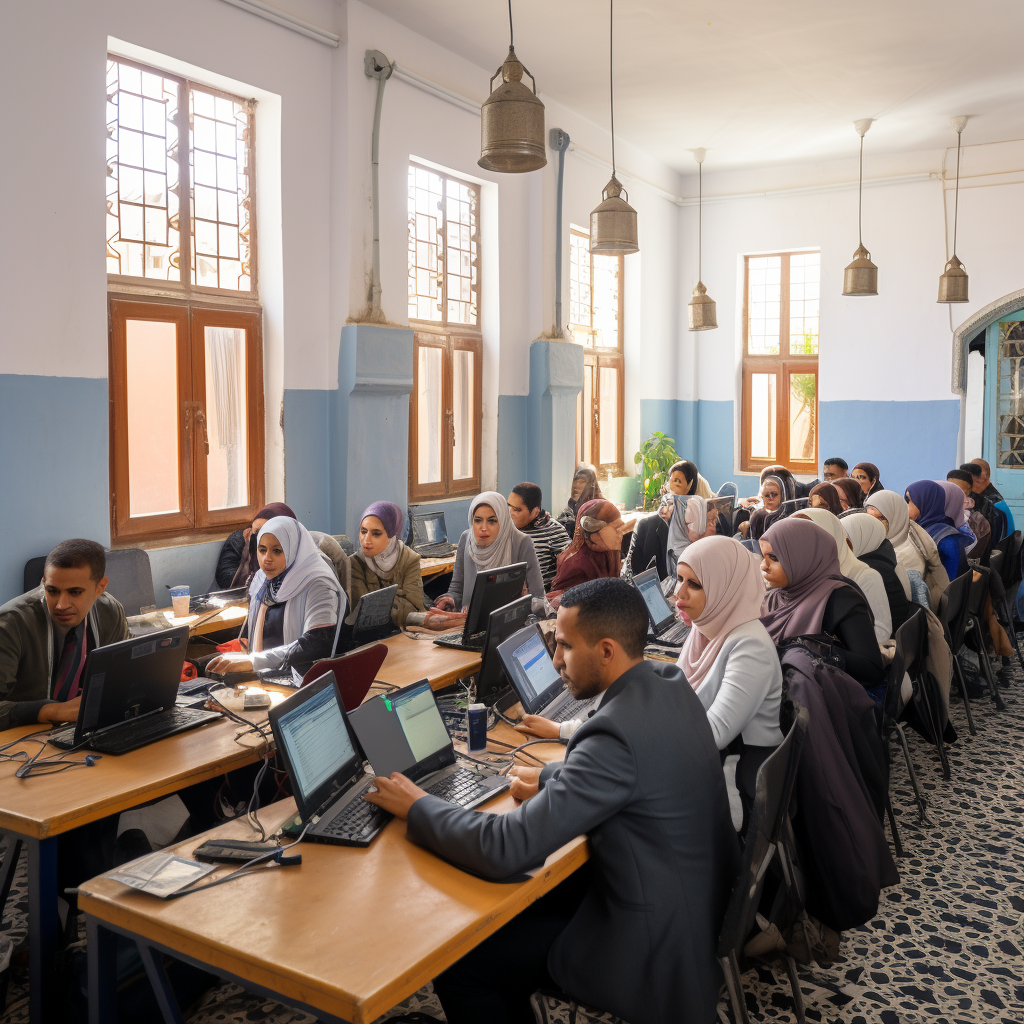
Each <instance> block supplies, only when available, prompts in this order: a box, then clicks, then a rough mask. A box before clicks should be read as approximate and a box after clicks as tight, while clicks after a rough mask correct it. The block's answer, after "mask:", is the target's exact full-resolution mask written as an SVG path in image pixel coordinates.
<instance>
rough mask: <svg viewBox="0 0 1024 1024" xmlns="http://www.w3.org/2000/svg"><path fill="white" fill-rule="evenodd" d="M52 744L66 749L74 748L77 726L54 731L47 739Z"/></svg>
mask: <svg viewBox="0 0 1024 1024" xmlns="http://www.w3.org/2000/svg"><path fill="white" fill-rule="evenodd" d="M46 738H47V740H49V742H50V743H52V744H53V745H54V746H55V747H64V748H65V749H66V748H68V747H71V746H74V742H75V726H73V725H68V726H65V727H64V728H63V729H54V730H53V732H51V733H50V735H49V736H47V737H46Z"/></svg>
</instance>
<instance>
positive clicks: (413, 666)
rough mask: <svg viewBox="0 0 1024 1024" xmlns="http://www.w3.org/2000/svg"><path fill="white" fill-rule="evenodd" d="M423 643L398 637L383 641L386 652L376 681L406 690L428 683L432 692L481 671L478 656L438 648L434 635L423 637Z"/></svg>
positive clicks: (476, 653) (471, 653)
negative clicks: (405, 687) (425, 681)
mask: <svg viewBox="0 0 1024 1024" xmlns="http://www.w3.org/2000/svg"><path fill="white" fill-rule="evenodd" d="M420 636H422V637H423V639H422V640H414V639H413V638H412V637H411V636H407V635H405V634H404V633H400V634H399V635H398V636H392V637H388V639H387V640H384V641H382V643H384V644H385V645H386V647H387V649H388V656H387V658H385V659H384V664H383V665H382V666H381V669H380V672H379V673H378V675H377V678H378V679H379V680H380V681H381V682H384V683H394V684H395V685H396V686H408V684H409V683H415V682H417V681H418V680H420V679H429V680H430V686H431V688H432V689H434V690H441V689H443V688H444V687H446V686H450V685H451V684H452V683H454V682H455V680H456V679H460V678H463V677H465V676H470V675H472V674H473V673H474V672H476V671H477V669H479V668H480V661H481V658H480V654H479V653H478V652H476V651H458V650H455V649H453V648H451V647H438V646H437V644H435V643H434V642H433V639H432V638H433V637H434V636H436V634H432V633H422V634H420Z"/></svg>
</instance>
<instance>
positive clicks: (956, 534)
mask: <svg viewBox="0 0 1024 1024" xmlns="http://www.w3.org/2000/svg"><path fill="white" fill-rule="evenodd" d="M906 498H907V505H908V506H909V510H910V518H911V519H913V520H914V522H915V523H917V525H918V526H921V527H923V528H924V529H925V530H927V531H928V535H929V536H930V537H931V539H932V540H933V541H935V546H936V547H937V548H938V549H939V559H940V561H941V562H942V567H943V569H945V570H946V575H947V576H949V578H950V579H951V580H955V579H956V578H957V577H958V576H962V575H963V574H964V573H965V572H967V554H966V553H965V551H964V547H965V545H966V543H967V542H966V540H965V538H964V536H963V534H961V533H960V531H959V530H958V529H957V528H956V525H955V524H954V522H953V518H952V516H950V515H948V514H947V512H946V492H945V490H944V489H943V488H942V487H941V486H940V485H939V484H937V483H936V482H935V481H934V480H917V481H915V482H914V483H912V484H911V485H910V486H909V487H908V488H907V493H906Z"/></svg>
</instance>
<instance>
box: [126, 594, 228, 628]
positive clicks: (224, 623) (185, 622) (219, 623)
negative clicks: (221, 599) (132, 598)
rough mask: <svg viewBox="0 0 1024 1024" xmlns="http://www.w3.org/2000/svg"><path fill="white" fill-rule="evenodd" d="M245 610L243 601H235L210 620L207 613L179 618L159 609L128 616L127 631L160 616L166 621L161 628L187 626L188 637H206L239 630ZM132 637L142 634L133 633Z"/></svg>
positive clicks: (166, 609)
mask: <svg viewBox="0 0 1024 1024" xmlns="http://www.w3.org/2000/svg"><path fill="white" fill-rule="evenodd" d="M246 609H247V604H246V602H245V601H237V602H235V603H233V604H229V605H225V606H224V607H223V608H221V610H220V611H219V612H218V613H217V614H216V615H213V616H211V617H210V618H205V616H206V615H207V612H200V613H199V614H197V615H182V616H181V617H180V618H179V617H177V616H175V615H174V614H172V612H171V609H170V608H159V609H157V611H156V612H146V613H143V614H142V615H132V616H129V618H128V629H129V630H130V631H131V630H132V626H133V623H135V624H139V623H144V622H146V620H147V619H151V617H153V616H159V615H162V616H163V617H164V619H165V620H166V621H167V625H166V626H164V627H162V628H165V629H170V628H171V627H172V626H188V627H189V635H190V636H208V635H209V634H210V633H219V632H220V631H221V630H223V629H234V630H236V631H237V630H239V629H241V628H242V622H243V621H244V620H245V615H246ZM200 619H201V620H202V621H201V622H199V625H198V626H195V627H193V625H192V624H193V623H194V622H197V621H199V620H200ZM133 635H143V634H142V633H135V632H134V631H133Z"/></svg>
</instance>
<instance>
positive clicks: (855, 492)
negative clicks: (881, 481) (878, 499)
mask: <svg viewBox="0 0 1024 1024" xmlns="http://www.w3.org/2000/svg"><path fill="white" fill-rule="evenodd" d="M832 486H833V487H834V488H835V489H836V493H837V494H838V495H839V504H840V505H841V506H842V507H843V511H844V512H846V511H847V510H849V509H851V508H862V507H863V506H864V500H865V495H864V491H863V490H862V489H861V486H860V484H859V483H857V481H856V480H853V479H851V478H850V477H848V476H844V477H841V478H840V479H838V480H833V481H832ZM876 493H877V492H876Z"/></svg>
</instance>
